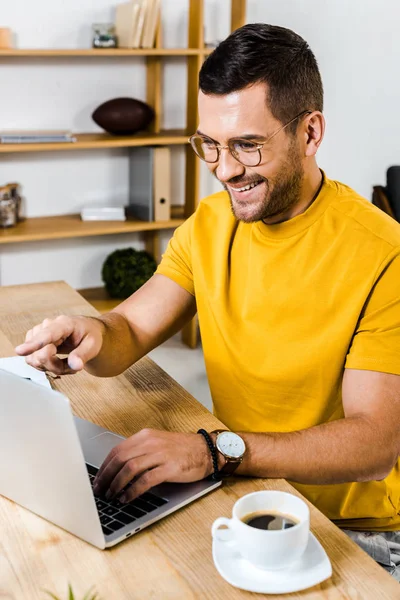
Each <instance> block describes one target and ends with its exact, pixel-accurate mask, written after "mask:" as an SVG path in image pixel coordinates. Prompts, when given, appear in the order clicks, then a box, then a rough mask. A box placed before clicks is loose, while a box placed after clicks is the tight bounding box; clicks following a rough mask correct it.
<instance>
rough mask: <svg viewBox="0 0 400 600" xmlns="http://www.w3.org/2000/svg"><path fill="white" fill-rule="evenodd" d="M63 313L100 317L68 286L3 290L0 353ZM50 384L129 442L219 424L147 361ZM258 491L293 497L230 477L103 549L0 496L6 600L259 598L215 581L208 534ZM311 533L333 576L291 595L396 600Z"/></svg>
mask: <svg viewBox="0 0 400 600" xmlns="http://www.w3.org/2000/svg"><path fill="white" fill-rule="evenodd" d="M61 313H67V314H86V315H94V314H96V313H95V311H94V309H93V308H92V307H91V306H90V305H89V304H88V303H87V302H86V301H84V300H83V299H82V297H81V296H80V295H79V294H78V293H77V292H75V291H74V290H72V289H71V288H70V287H69V286H67V285H66V284H65V283H62V282H57V283H48V284H39V285H27V286H13V287H3V288H0V356H10V355H12V354H13V353H14V352H13V348H14V346H15V345H16V344H19V343H20V342H22V341H23V338H24V335H25V332H26V330H27V329H29V328H31V327H32V326H33V325H35V324H37V323H39V322H40V321H42V320H43V319H44V318H45V317H49V316H52V315H53V316H55V315H57V314H61ZM54 387H55V388H57V389H58V390H60V391H61V392H63V393H65V394H67V395H68V396H69V398H70V399H71V403H72V407H73V410H74V412H75V413H76V414H77V415H79V416H80V417H83V418H86V419H90V420H92V421H94V422H95V423H98V424H100V425H102V426H104V427H107V428H109V429H112V430H114V431H116V432H118V433H120V434H122V435H125V436H129V435H131V434H132V433H134V432H136V431H138V430H139V429H141V428H143V427H146V426H147V427H154V428H160V429H161V428H162V429H167V430H175V431H195V430H197V429H198V428H200V427H205V428H206V429H208V430H210V429H215V428H216V427H217V426H219V425H220V423H219V422H218V421H217V419H215V418H214V417H213V415H212V414H211V413H209V412H208V411H207V410H206V409H205V408H204V407H203V406H201V405H200V404H199V403H198V402H197V401H196V400H194V399H193V398H192V397H191V396H190V395H189V394H188V393H187V392H186V391H185V390H183V389H182V388H181V387H180V386H179V385H178V384H177V383H176V382H175V381H174V380H173V379H171V378H170V377H169V376H168V375H166V374H165V373H164V372H163V371H162V370H161V369H160V368H159V367H157V366H156V365H155V364H154V363H153V362H152V361H151V360H150V359H148V358H145V359H143V360H141V361H140V362H139V363H138V364H136V365H135V366H133V367H132V368H131V369H129V370H128V371H127V372H126V373H125V374H124V375H121V376H119V377H116V378H113V379H97V378H94V377H91V376H90V375H88V374H86V373H80V374H78V375H74V376H67V377H63V378H61V379H55V380H54ZM1 460H12V457H1ZM261 489H279V490H286V491H289V492H292V493H295V494H297V492H296V491H295V490H294V489H293V488H292V487H291V486H290V485H289V484H287V483H286V482H285V481H282V480H271V481H268V480H256V479H244V478H243V479H241V478H237V479H233V480H232V481H230V482H229V483H226V484H224V486H223V487H222V488H220V489H218V490H217V491H215V492H212V493H211V494H209V495H208V496H206V497H204V498H202V499H200V500H198V501H197V502H194V503H193V504H191V505H189V506H187V507H185V508H183V509H181V510H180V511H178V512H176V513H175V514H173V515H171V516H169V517H166V518H165V519H163V520H162V521H160V522H158V523H156V524H155V525H153V526H151V527H150V528H148V529H145V530H144V531H142V532H141V533H139V534H137V535H135V536H134V537H132V538H131V539H130V540H128V541H126V542H124V543H122V544H121V545H120V546H117V547H115V548H113V549H110V550H106V551H101V550H97V549H96V548H94V547H92V546H90V545H89V544H86V543H85V542H82V541H81V540H79V539H78V538H76V537H74V536H72V535H70V534H69V533H67V532H65V531H63V530H62V529H59V528H57V527H55V526H53V525H51V524H50V523H47V522H46V521H44V520H43V519H40V518H39V517H37V516H35V515H33V514H31V513H30V512H28V511H27V510H24V509H23V508H20V507H19V506H17V505H16V504H14V503H13V502H10V501H9V500H6V499H5V498H2V497H0V532H1V533H0V598H2V599H3V598H4V599H5V598H7V599H8V600H11V599H12V600H43V599H44V598H46V597H48V596H46V594H45V593H44V592H43V590H45V589H46V590H50V591H51V592H52V593H54V594H58V595H59V596H60V598H62V599H64V598H67V594H66V591H67V586H68V583H71V585H72V586H73V589H74V590H75V592H76V594H77V595H78V599H79V600H81V598H82V597H83V594H84V593H85V592H87V591H88V590H89V589H90V588H91V587H92V586H95V589H96V591H97V592H98V594H99V596H100V598H101V599H102V600H134V599H138V600H147V599H150V598H154V599H155V600H166V599H173V600H181V599H185V600H186V599H194V598H202V599H203V598H210V599H213V600H214V599H215V598H218V599H219V598H229V600H231V599H235V598H249V597H250V596H251V595H252V596H254V597H256V594H250V593H249V592H243V591H240V590H237V589H236V588H233V587H231V586H230V585H229V584H228V583H226V582H225V581H224V580H223V579H222V578H221V577H220V576H219V575H218V573H217V571H216V569H215V567H214V564H213V561H212V556H211V534H210V528H211V524H212V522H213V521H214V519H216V518H217V517H218V516H221V515H225V516H230V515H231V510H232V505H233V504H234V502H235V501H236V500H237V498H239V497H240V496H242V495H244V494H246V493H248V492H252V491H254V490H261ZM311 528H312V530H313V532H314V533H315V535H316V536H317V537H318V538H319V540H320V541H321V543H322V544H323V546H324V547H325V549H326V551H327V552H328V555H329V557H330V560H331V562H332V566H333V577H332V579H330V580H328V581H326V582H324V583H323V584H321V585H319V586H316V587H314V588H311V589H310V590H307V591H303V592H299V593H297V594H288V595H286V596H285V597H286V598H303V599H307V600H311V599H312V600H321V599H324V598H326V599H329V600H336V599H343V598H346V599H349V598H351V599H356V598H357V599H360V600H361V599H362V600H365V599H368V598H374V599H376V598H379V600H383V599H386V598H387V599H390V600H393V599H395V598H400V587H399V584H398V583H397V582H396V581H394V580H393V579H392V578H391V577H390V576H389V575H388V574H387V573H386V572H385V571H384V570H383V569H382V568H381V567H379V566H378V565H377V564H376V563H375V562H374V561H373V560H372V559H371V558H369V557H368V556H367V554H365V553H364V552H362V550H360V549H359V548H358V547H357V546H356V545H355V544H354V543H353V542H351V541H350V540H349V539H348V538H347V537H346V535H345V534H344V533H342V532H341V531H340V530H339V529H338V528H337V527H336V526H335V525H333V524H332V523H331V522H330V521H329V520H328V519H326V518H325V517H324V516H323V515H322V514H321V513H320V512H319V511H318V510H316V509H315V508H314V507H311ZM259 596H260V595H259ZM265 597H268V598H273V597H274V598H275V597H276V598H278V596H265Z"/></svg>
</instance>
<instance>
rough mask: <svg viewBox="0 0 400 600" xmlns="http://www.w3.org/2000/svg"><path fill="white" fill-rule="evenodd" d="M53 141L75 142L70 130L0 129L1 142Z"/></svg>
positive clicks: (28, 142)
mask: <svg viewBox="0 0 400 600" xmlns="http://www.w3.org/2000/svg"><path fill="white" fill-rule="evenodd" d="M53 142H55V143H56V142H76V138H75V137H74V136H73V135H72V133H71V132H70V131H53V130H44V131H35V130H22V131H14V130H9V131H0V143H1V144H40V143H42V144H49V143H50V144H51V143H53Z"/></svg>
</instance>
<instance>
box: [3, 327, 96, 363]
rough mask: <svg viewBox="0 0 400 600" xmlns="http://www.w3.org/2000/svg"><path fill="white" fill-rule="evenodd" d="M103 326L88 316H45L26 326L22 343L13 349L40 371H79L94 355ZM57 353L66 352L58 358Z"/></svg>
mask: <svg viewBox="0 0 400 600" xmlns="http://www.w3.org/2000/svg"><path fill="white" fill-rule="evenodd" d="M103 332H104V325H103V323H102V322H101V321H100V320H99V319H94V318H90V317H67V316H59V317H56V318H55V319H45V320H44V321H43V323H41V324H40V325H36V326H35V327H34V328H33V329H30V330H29V331H28V333H27V334H26V337H25V342H24V343H23V344H21V345H20V346H17V348H15V351H16V353H17V354H19V355H21V356H26V362H27V363H28V364H29V365H31V366H32V367H35V369H39V370H40V371H51V372H52V373H55V374H56V375H66V374H70V373H76V372H77V371H81V370H82V369H83V367H84V366H85V363H86V362H88V361H89V360H91V359H93V358H94V357H96V356H97V355H98V353H99V352H100V350H101V347H102V343H103ZM57 354H69V356H68V358H64V359H62V358H59V357H58V356H57Z"/></svg>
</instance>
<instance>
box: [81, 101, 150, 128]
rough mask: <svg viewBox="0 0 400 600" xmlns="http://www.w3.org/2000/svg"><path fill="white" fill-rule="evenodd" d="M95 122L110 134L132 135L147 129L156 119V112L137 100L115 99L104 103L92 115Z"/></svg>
mask: <svg viewBox="0 0 400 600" xmlns="http://www.w3.org/2000/svg"><path fill="white" fill-rule="evenodd" d="M92 119H93V121H94V122H95V123H96V124H97V125H99V127H101V128H102V129H104V130H105V131H107V132H108V133H112V134H114V135H132V134H133V133H136V132H137V131H141V130H143V129H146V127H147V126H148V125H150V123H151V121H152V120H153V119H154V111H153V109H152V108H151V106H149V105H148V104H146V103H145V102H142V101H141V100H135V98H113V99H112V100H108V101H107V102H103V104H100V106H98V107H97V108H96V110H95V111H94V112H93V114H92Z"/></svg>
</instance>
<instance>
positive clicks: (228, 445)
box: [217, 431, 246, 458]
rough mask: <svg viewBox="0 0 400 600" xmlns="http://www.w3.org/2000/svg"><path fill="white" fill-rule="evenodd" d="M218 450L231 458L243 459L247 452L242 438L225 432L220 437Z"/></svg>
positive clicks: (218, 438)
mask: <svg viewBox="0 0 400 600" xmlns="http://www.w3.org/2000/svg"><path fill="white" fill-rule="evenodd" d="M217 448H218V450H219V451H220V452H222V454H225V455H226V456H229V457H230V458H241V457H242V456H243V454H244V452H245V450H246V446H245V444H244V441H243V440H242V438H241V437H240V436H238V435H237V433H232V432H231V431H224V432H223V433H220V434H219V435H218V437H217Z"/></svg>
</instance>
